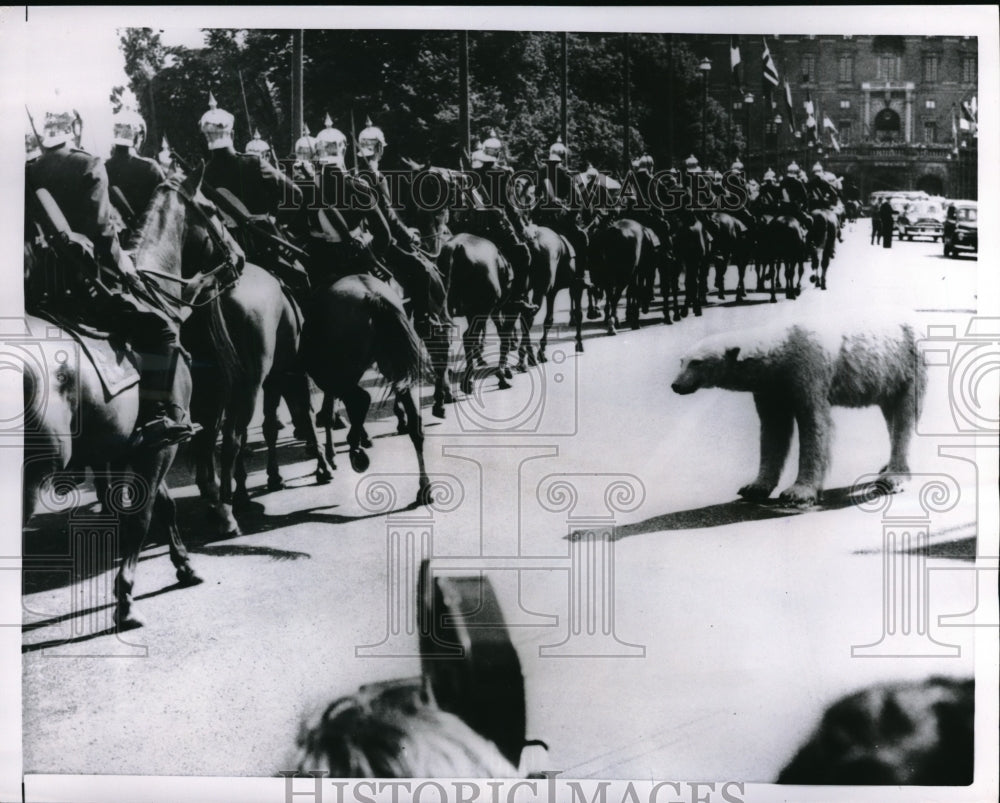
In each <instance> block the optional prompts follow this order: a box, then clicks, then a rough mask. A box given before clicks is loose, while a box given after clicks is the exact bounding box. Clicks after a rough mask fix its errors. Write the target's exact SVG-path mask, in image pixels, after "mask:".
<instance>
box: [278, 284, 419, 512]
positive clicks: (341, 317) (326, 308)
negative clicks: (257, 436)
mask: <svg viewBox="0 0 1000 803" xmlns="http://www.w3.org/2000/svg"><path fill="white" fill-rule="evenodd" d="M300 353H301V358H302V364H303V365H304V366H305V368H306V370H307V371H308V372H309V376H311V377H312V379H313V381H314V382H315V383H316V385H317V386H318V387H319V388H320V390H322V391H323V392H324V393H325V394H326V396H327V398H329V399H333V398H339V399H341V400H342V401H343V402H344V407H345V408H346V410H347V415H348V418H349V419H350V423H351V426H350V429H349V430H348V434H347V444H348V449H349V452H348V456H349V457H350V461H351V467H352V468H353V469H354V470H355V471H357V472H363V471H365V470H367V468H368V465H369V458H368V455H367V453H366V452H365V450H364V446H363V441H364V440H365V434H364V423H365V418H366V416H367V415H368V408H369V405H370V404H371V396H370V395H369V394H368V392H367V391H366V390H364V388H362V387H361V378H362V377H363V376H364V374H365V372H366V371H367V370H368V369H369V368H370V367H371V366H372V365H378V369H379V372H380V373H381V374H382V376H383V377H384V378H385V379H386V380H387V381H388V382H389V383H390V384H391V386H392V391H393V393H394V394H395V396H396V401H397V402H398V403H399V405H400V406H401V407H402V409H403V412H404V414H405V417H406V422H407V427H408V434H409V436H410V440H411V441H412V442H413V448H414V450H415V451H416V453H417V466H418V471H419V478H418V481H419V490H418V492H417V503H418V504H427V502H428V501H429V499H430V494H431V490H430V480H429V479H428V477H427V470H426V468H425V466H424V430H423V421H422V419H421V417H420V411H419V409H418V407H417V403H416V401H415V400H414V397H413V386H414V385H416V384H418V383H419V382H420V379H421V373H422V369H423V366H424V365H425V354H424V350H423V347H422V345H421V342H420V338H419V337H418V336H417V333H416V332H415V331H414V329H413V326H412V325H411V324H410V321H409V319H408V318H407V316H406V311H405V310H404V309H403V303H402V300H401V299H400V297H399V294H398V293H396V291H395V290H393V289H392V288H391V287H390V286H389V285H387V284H386V283H385V282H383V281H381V280H379V279H376V278H374V277H373V276H369V275H367V274H352V275H349V276H345V277H343V278H342V279H339V280H337V281H336V282H334V283H333V284H331V285H329V286H327V287H325V288H321V289H319V290H315V291H314V293H313V296H312V298H311V299H310V302H309V305H308V308H307V310H306V320H305V326H304V327H303V330H302V346H301V352H300ZM277 403H278V402H277V399H276V398H275V399H274V400H273V404H274V405H275V407H276V406H277ZM327 438H328V439H329V438H330V431H329V429H328V430H327ZM330 446H331V444H329V443H328V448H329V447H330ZM269 448H270V447H269Z"/></svg>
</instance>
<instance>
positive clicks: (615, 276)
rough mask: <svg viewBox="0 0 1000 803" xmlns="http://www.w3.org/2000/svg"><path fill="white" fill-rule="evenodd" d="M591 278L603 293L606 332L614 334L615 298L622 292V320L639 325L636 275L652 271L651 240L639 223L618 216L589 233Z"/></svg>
mask: <svg viewBox="0 0 1000 803" xmlns="http://www.w3.org/2000/svg"><path fill="white" fill-rule="evenodd" d="M588 261H589V263H590V278H591V281H592V282H593V284H594V285H595V287H598V288H600V289H601V290H602V291H603V293H604V322H605V326H606V327H607V333H608V334H609V335H614V334H617V327H618V323H619V322H618V302H619V301H620V300H621V297H622V294H623V293H624V294H625V321H626V323H628V324H629V325H630V326H631V327H632V328H633V329H638V328H639V304H640V301H639V292H638V289H639V288H638V287H637V277H639V276H646V275H652V272H653V271H655V267H656V262H655V254H654V242H653V240H652V238H651V236H650V233H649V232H648V230H647V229H646V227H645V226H643V225H642V224H640V223H637V222H636V221H634V220H629V219H628V218H620V219H618V220H616V221H614V222H612V223H609V224H607V225H605V226H603V227H601V228H599V229H598V230H597V231H596V232H594V233H593V235H591V239H590V254H589V260H588Z"/></svg>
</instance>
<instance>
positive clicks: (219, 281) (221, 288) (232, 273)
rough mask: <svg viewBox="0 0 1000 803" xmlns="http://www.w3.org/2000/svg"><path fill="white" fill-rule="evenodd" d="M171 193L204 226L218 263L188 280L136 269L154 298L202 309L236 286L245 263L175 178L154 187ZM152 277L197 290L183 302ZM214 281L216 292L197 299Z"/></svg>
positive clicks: (213, 217)
mask: <svg viewBox="0 0 1000 803" xmlns="http://www.w3.org/2000/svg"><path fill="white" fill-rule="evenodd" d="M164 190H167V191H171V192H175V193H177V195H179V196H180V198H181V199H182V200H183V201H184V204H185V206H186V207H187V208H188V210H189V211H193V212H194V214H195V215H196V217H197V218H198V219H199V220H200V221H201V222H202V223H203V224H204V228H205V231H206V233H207V234H208V238H209V240H210V241H211V242H212V244H213V245H214V246H215V252H216V253H217V254H220V255H221V258H220V261H219V263H218V264H216V265H215V266H214V267H212V268H210V269H209V270H204V271H199V272H198V273H196V274H195V275H194V276H192V277H191V278H189V279H185V278H184V277H182V276H176V275H174V274H172V273H164V272H162V271H158V270H152V269H150V268H144V269H139V270H138V272H139V274H140V276H141V277H142V279H143V280H144V281H143V283H144V285H145V286H146V288H147V289H148V290H149V291H150V292H152V293H153V294H154V295H156V296H159V297H160V298H161V299H166V300H168V301H170V302H171V303H172V304H175V305H179V306H183V307H190V308H198V307H204V306H206V305H208V304H211V303H212V302H213V301H215V299H217V298H218V297H219V296H220V295H222V294H223V293H224V292H226V291H227V290H228V289H229V288H231V287H232V286H233V285H235V284H236V283H237V282H238V281H239V279H240V274H241V273H242V271H243V265H244V263H245V262H246V260H245V258H244V257H243V254H242V253H240V251H239V247H238V246H237V245H236V242H235V241H234V240H233V239H232V236H231V235H230V234H229V233H228V232H227V231H226V230H225V229H224V228H223V226H222V223H221V221H220V220H219V218H218V217H217V216H216V215H215V214H212V215H209V214H208V213H207V212H206V211H205V210H204V209H203V208H202V206H201V205H200V204H199V203H198V202H197V201H195V199H194V198H193V197H192V196H191V195H190V194H189V193H188V192H187V190H185V188H184V187H183V186H182V185H181V183H180V182H178V181H177V180H176V179H173V178H169V179H167V180H165V181H164V182H163V183H162V184H160V186H159V187H157V188H156V191H157V192H161V191H164ZM152 277H156V278H157V279H163V280H166V281H169V282H174V283H175V284H179V285H182V286H183V287H186V288H191V287H194V288H196V291H195V294H194V297H193V298H192V299H191V300H187V299H184V298H183V297H181V296H178V295H174V294H173V293H170V292H167V291H166V290H164V289H163V288H162V287H160V285H159V284H158V282H156V281H155V280H154V279H153V278H152ZM209 282H214V284H215V291H214V292H213V293H212V294H211V295H209V296H208V297H207V298H204V299H202V300H198V296H199V294H200V293H201V290H202V289H203V288H204V287H205V286H206V285H207V284H208V283H209Z"/></svg>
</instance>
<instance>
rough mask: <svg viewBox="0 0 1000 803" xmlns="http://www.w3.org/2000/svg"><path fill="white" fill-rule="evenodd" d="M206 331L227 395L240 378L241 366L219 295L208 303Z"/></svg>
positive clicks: (241, 374) (241, 375)
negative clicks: (210, 339)
mask: <svg viewBox="0 0 1000 803" xmlns="http://www.w3.org/2000/svg"><path fill="white" fill-rule="evenodd" d="M208 331H209V336H210V337H211V338H212V345H213V346H214V349H215V356H216V359H217V360H218V366H219V369H220V370H221V371H222V379H223V383H224V384H223V387H225V388H226V392H227V395H228V393H229V392H230V391H231V390H232V389H233V388H234V387H235V386H236V385H237V384H239V383H240V381H241V380H242V378H243V367H242V363H241V362H240V355H239V352H238V351H237V350H236V346H235V344H234V343H233V339H232V337H231V336H230V334H229V327H228V326H227V325H226V318H225V315H224V314H223V312H222V303H221V302H220V299H219V297H216V298H214V299H213V300H212V303H211V304H209V314H208Z"/></svg>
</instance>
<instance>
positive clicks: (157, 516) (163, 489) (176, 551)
mask: <svg viewBox="0 0 1000 803" xmlns="http://www.w3.org/2000/svg"><path fill="white" fill-rule="evenodd" d="M153 521H155V522H156V523H158V524H159V525H160V526H163V527H166V528H167V534H168V535H169V542H170V562H171V563H172V564H174V569H176V570H177V582H179V583H180V584H181V585H182V586H194V585H198V583H201V582H203V581H202V578H201V577H199V576H198V574H197V572H195V570H194V569H193V568H192V567H191V560H190V557H189V556H188V551H187V547H185V546H184V542H183V541H182V540H181V534H180V532H179V531H178V529H177V505H176V504H175V502H174V500H173V497H171V496H170V489H169V488H167V484H166V482H161V483H160V487H159V490H158V491H157V493H156V499H155V501H154V502H153ZM151 523H152V522H151Z"/></svg>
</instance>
